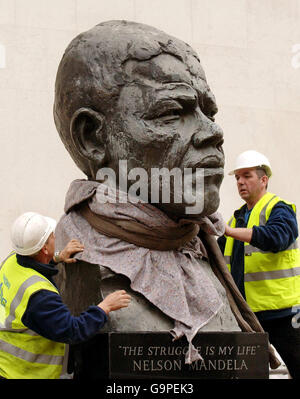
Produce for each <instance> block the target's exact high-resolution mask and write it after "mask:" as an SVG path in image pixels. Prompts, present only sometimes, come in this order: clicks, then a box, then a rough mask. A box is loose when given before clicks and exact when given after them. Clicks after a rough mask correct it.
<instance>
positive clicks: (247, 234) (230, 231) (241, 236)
mask: <svg viewBox="0 0 300 399" xmlns="http://www.w3.org/2000/svg"><path fill="white" fill-rule="evenodd" d="M252 234H253V229H247V228H246V227H236V228H234V227H229V226H228V225H226V226H225V235H226V236H229V237H232V238H234V239H235V240H239V241H243V242H251V240H252Z"/></svg>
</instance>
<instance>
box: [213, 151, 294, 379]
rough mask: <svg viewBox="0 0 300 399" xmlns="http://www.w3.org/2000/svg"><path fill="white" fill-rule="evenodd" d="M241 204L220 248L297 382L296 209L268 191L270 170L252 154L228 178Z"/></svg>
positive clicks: (243, 156) (242, 157)
mask: <svg viewBox="0 0 300 399" xmlns="http://www.w3.org/2000/svg"><path fill="white" fill-rule="evenodd" d="M229 174H230V175H234V176H235V179H236V184H237V189H238V192H239V195H240V197H241V198H242V199H243V200H244V201H245V204H244V205H243V206H242V207H241V208H239V209H237V210H236V211H235V212H234V214H233V216H232V217H231V218H230V220H229V222H228V225H227V226H226V229H225V235H224V236H223V237H220V238H219V239H218V243H219V246H220V248H221V250H222V251H223V253H224V257H225V260H226V263H227V266H228V268H229V270H230V271H231V274H232V276H233V279H234V280H235V283H236V285H237V286H238V288H239V290H240V291H241V293H242V295H243V296H244V298H245V299H246V301H247V303H248V304H249V306H250V307H251V309H252V311H253V312H255V314H256V316H257V317H258V319H259V321H260V323H261V325H262V327H263V328H264V330H265V331H266V332H268V333H269V340H270V342H271V344H273V346H274V347H275V348H276V350H277V351H278V353H279V354H280V356H281V358H282V359H283V361H284V362H285V364H286V366H287V368H288V370H289V373H290V375H291V377H292V378H300V322H299V323H298V320H299V316H297V314H296V312H297V311H298V310H299V309H300V251H299V248H298V241H297V237H298V226H297V219H296V206H295V205H294V204H292V203H291V202H288V201H286V200H284V199H282V198H280V197H279V196H277V195H275V194H272V193H270V192H268V191H267V187H268V182H269V178H270V177H271V175H272V169H271V165H270V162H269V160H268V159H267V158H266V156H264V155H263V154H261V153H259V152H257V151H253V150H251V151H245V152H243V153H242V154H240V155H239V156H238V157H237V160H236V164H235V167H234V168H233V170H232V171H231V172H230V173H229Z"/></svg>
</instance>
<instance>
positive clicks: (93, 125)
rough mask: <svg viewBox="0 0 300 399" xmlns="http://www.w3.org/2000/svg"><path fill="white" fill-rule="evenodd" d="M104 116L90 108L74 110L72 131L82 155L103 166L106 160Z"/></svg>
mask: <svg viewBox="0 0 300 399" xmlns="http://www.w3.org/2000/svg"><path fill="white" fill-rule="evenodd" d="M104 120H105V118H104V116H103V115H102V114H100V113H99V112H96V111H94V110H92V109H90V108H79V109H78V110H77V111H75V112H74V114H73V116H72V119H71V125H70V133H71V137H72V140H73V143H74V145H75V147H76V148H77V149H78V151H79V153H80V155H81V156H82V157H84V158H87V159H88V160H89V161H92V163H94V164H97V165H98V166H101V165H102V164H103V163H104V160H105V155H106V153H105V145H104V143H105V140H106V135H105V133H104V129H103V127H104Z"/></svg>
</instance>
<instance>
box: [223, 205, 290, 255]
mask: <svg viewBox="0 0 300 399" xmlns="http://www.w3.org/2000/svg"><path fill="white" fill-rule="evenodd" d="M225 235H227V236H230V237H233V238H234V239H236V240H239V241H243V242H248V243H250V244H251V245H253V246H254V247H256V248H259V249H261V250H262V251H269V252H279V251H284V250H285V249H286V248H288V247H289V246H290V245H291V244H292V243H293V242H294V241H295V240H296V238H297V237H298V224H297V219H296V214H295V212H294V211H293V209H292V208H291V207H290V206H289V205H287V204H285V203H283V202H280V203H278V204H276V205H275V206H274V208H273V209H272V212H271V214H270V217H269V219H268V221H267V223H266V225H265V226H253V228H252V229H248V228H243V227H237V228H232V227H229V226H226V227H225ZM223 241H224V240H223ZM223 244H225V243H224V242H223Z"/></svg>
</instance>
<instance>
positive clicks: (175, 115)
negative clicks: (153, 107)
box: [158, 107, 182, 122]
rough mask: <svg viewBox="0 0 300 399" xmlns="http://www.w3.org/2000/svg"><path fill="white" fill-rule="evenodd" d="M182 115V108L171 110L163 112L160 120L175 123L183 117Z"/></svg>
mask: <svg viewBox="0 0 300 399" xmlns="http://www.w3.org/2000/svg"><path fill="white" fill-rule="evenodd" d="M181 115H182V107H181V108H180V109H171V110H167V111H164V112H162V113H161V114H160V115H159V116H158V118H159V119H161V120H165V121H166V122H167V121H168V120H169V121H173V120H177V119H179V118H180V117H181Z"/></svg>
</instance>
